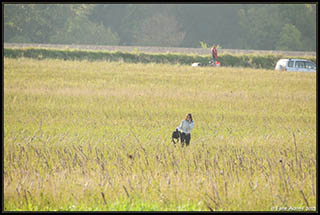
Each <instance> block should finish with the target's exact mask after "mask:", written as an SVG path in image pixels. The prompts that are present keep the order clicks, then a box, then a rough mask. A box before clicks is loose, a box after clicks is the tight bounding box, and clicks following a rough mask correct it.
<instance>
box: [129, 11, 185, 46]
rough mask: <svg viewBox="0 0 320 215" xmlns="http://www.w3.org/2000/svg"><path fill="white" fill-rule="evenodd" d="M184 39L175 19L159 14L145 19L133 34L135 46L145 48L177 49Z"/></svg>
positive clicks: (183, 34)
mask: <svg viewBox="0 0 320 215" xmlns="http://www.w3.org/2000/svg"><path fill="white" fill-rule="evenodd" d="M184 37H185V33H184V32H182V31H180V26H179V24H178V22H177V21H176V19H175V17H174V16H170V15H169V14H161V13H157V14H155V15H153V16H151V17H149V18H147V19H145V20H144V21H143V22H142V23H141V25H140V26H139V28H138V30H137V31H136V33H135V39H136V44H137V45H146V46H168V47H170V46H173V47H178V46H180V44H181V43H182V41H183V39H184Z"/></svg>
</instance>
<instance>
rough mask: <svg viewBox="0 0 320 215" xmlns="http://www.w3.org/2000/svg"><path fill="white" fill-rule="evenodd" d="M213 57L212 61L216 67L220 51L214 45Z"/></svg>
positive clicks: (212, 49)
mask: <svg viewBox="0 0 320 215" xmlns="http://www.w3.org/2000/svg"><path fill="white" fill-rule="evenodd" d="M211 55H212V61H213V65H214V66H215V65H216V62H217V58H218V50H217V46H216V45H213V46H212V48H211Z"/></svg>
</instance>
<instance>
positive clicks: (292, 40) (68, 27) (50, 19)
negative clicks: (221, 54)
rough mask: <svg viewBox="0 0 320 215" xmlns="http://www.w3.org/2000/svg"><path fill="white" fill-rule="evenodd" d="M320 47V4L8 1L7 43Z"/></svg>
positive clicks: (5, 28) (235, 47)
mask: <svg viewBox="0 0 320 215" xmlns="http://www.w3.org/2000/svg"><path fill="white" fill-rule="evenodd" d="M200 41H201V42H203V43H207V44H209V45H211V44H213V43H216V44H219V45H220V46H221V47H222V48H232V49H261V50H291V51H315V50H316V4H252V5H251V4H192V5H191V4H4V42H14V43H19V42H21V43H55V44H96V45H145V46H173V47H201V44H200Z"/></svg>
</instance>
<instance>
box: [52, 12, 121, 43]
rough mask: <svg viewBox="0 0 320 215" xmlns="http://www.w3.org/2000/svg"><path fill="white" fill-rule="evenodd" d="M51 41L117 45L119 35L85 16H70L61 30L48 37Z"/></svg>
mask: <svg viewBox="0 0 320 215" xmlns="http://www.w3.org/2000/svg"><path fill="white" fill-rule="evenodd" d="M50 42H51V43H59V44H88V45H118V44H119V37H118V35H117V34H115V33H113V32H112V31H111V30H110V28H108V29H106V28H105V27H104V26H103V25H102V24H96V23H92V22H90V21H89V20H88V18H87V16H84V15H78V16H76V17H70V18H69V19H68V21H67V22H66V23H65V26H64V28H63V30H61V31H59V32H58V33H57V34H54V35H53V36H51V37H50Z"/></svg>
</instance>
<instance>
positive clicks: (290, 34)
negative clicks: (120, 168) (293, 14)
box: [276, 24, 303, 51]
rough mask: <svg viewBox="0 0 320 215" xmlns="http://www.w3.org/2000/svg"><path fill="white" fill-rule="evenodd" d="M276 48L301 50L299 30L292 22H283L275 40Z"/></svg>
mask: <svg viewBox="0 0 320 215" xmlns="http://www.w3.org/2000/svg"><path fill="white" fill-rule="evenodd" d="M276 49H277V50H292V51H301V50H303V44H302V42H301V32H300V31H299V30H298V29H297V28H296V27H295V26H294V25H292V24H285V25H284V26H283V29H282V31H281V33H280V38H279V40H278V41H277V47H276Z"/></svg>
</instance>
